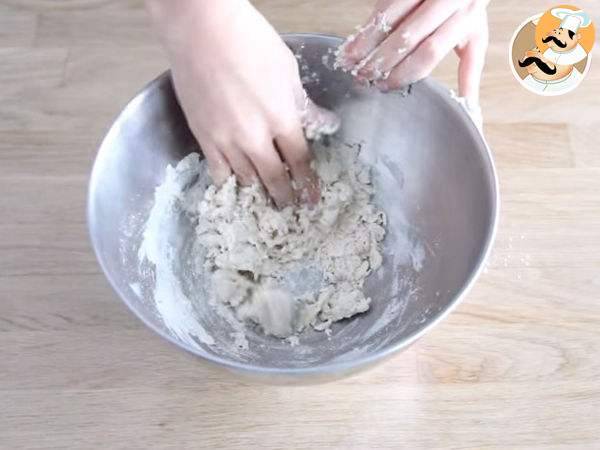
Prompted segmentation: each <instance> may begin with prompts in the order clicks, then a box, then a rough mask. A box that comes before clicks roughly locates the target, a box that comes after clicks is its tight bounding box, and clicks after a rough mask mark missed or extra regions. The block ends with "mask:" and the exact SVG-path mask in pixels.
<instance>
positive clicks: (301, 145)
mask: <svg viewBox="0 0 600 450" xmlns="http://www.w3.org/2000/svg"><path fill="white" fill-rule="evenodd" d="M275 142H276V145H277V148H278V149H279V152H280V154H281V157H282V158H283V159H284V160H285V162H286V163H287V166H288V168H289V169H290V172H291V175H292V178H293V180H294V190H295V191H296V197H297V198H298V199H299V200H300V201H308V202H310V203H313V204H315V203H317V202H318V201H319V198H320V192H319V182H318V180H317V176H316V174H315V173H314V171H313V170H312V168H311V166H310V163H311V161H312V153H311V150H310V148H309V147H308V143H307V142H306V139H305V138H304V134H303V133H302V127H301V126H300V123H299V122H298V124H297V126H294V127H291V128H290V129H289V130H288V131H287V132H285V133H282V134H281V135H279V136H278V137H277V138H276V140H275Z"/></svg>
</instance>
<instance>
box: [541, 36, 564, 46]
mask: <svg viewBox="0 0 600 450" xmlns="http://www.w3.org/2000/svg"><path fill="white" fill-rule="evenodd" d="M550 41H554V43H555V44H556V45H558V46H559V47H560V48H565V47H566V46H567V43H566V42H562V41H560V40H559V39H558V38H557V37H555V36H548V37H547V38H544V39H542V42H543V43H544V44H547V43H548V42H550Z"/></svg>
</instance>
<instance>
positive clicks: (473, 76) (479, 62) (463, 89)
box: [456, 9, 489, 104]
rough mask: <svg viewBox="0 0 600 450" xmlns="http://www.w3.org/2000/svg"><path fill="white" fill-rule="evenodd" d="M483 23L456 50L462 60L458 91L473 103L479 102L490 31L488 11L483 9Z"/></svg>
mask: <svg viewBox="0 0 600 450" xmlns="http://www.w3.org/2000/svg"><path fill="white" fill-rule="evenodd" d="M480 14H482V17H481V19H482V20H481V23H482V26H481V27H479V28H478V29H477V30H476V32H475V33H474V34H472V35H471V36H470V37H469V40H468V42H467V43H466V44H465V45H464V46H462V47H460V48H458V49H457V50H456V52H457V54H458V57H459V58H460V62H459V65H458V93H459V95H460V96H461V97H464V98H466V99H467V101H468V102H470V103H473V104H478V103H479V89H480V85H481V74H482V73H483V67H484V65H485V55H486V52H487V47H488V40H489V32H488V26H487V12H486V10H485V9H484V10H483V11H481V13H480Z"/></svg>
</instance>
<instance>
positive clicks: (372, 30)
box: [342, 0, 421, 70]
mask: <svg viewBox="0 0 600 450" xmlns="http://www.w3.org/2000/svg"><path fill="white" fill-rule="evenodd" d="M419 3H421V1H420V0H409V1H402V2H398V1H391V0H386V1H380V2H378V4H377V6H376V7H375V12H374V13H373V14H372V15H371V17H370V18H369V20H368V21H367V23H366V24H365V25H363V26H362V27H359V31H358V33H357V34H356V35H354V36H353V37H352V38H351V39H350V40H348V41H347V43H346V44H345V46H344V55H343V58H342V60H343V63H344V64H346V66H344V68H345V69H347V70H350V69H352V68H353V67H355V66H356V65H357V64H359V63H360V62H361V61H363V60H364V59H365V58H367V57H368V56H369V55H370V54H371V52H373V50H375V48H376V47H377V46H378V45H379V44H381V43H382V42H383V41H384V40H385V38H386V37H387V36H388V35H389V34H390V32H391V31H392V30H393V29H394V28H395V27H396V26H397V25H398V23H399V22H400V21H402V20H403V19H404V18H405V17H406V16H407V15H408V14H409V13H410V12H411V11H412V10H413V9H414V8H415V6H417V5H418V4H419Z"/></svg>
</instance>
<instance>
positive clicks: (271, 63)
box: [148, 0, 321, 207]
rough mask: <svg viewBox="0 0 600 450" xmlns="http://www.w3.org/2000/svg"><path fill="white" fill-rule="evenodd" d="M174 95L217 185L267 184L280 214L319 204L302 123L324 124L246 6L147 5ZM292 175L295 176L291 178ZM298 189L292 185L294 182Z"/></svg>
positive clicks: (186, 0) (242, 1) (287, 54)
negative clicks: (298, 202) (294, 206)
mask: <svg viewBox="0 0 600 450" xmlns="http://www.w3.org/2000/svg"><path fill="white" fill-rule="evenodd" d="M148 5H149V8H150V11H151V13H152V15H153V17H154V18H155V20H156V22H157V23H158V26H159V28H160V29H161V31H162V34H163V37H164V40H165V44H166V47H167V50H168V52H169V56H170V60H171V66H172V76H173V81H174V86H175V90H176V92H177V96H178V98H179V102H180V103H181V106H182V109H183V111H184V113H185V116H186V118H187V121H188V124H189V126H190V129H191V130H192V132H193V133H194V135H195V137H196V139H197V140H198V142H199V143H200V146H201V148H202V151H203V153H204V155H205V156H206V159H207V162H208V166H209V171H210V174H211V176H212V178H213V181H214V182H215V183H217V184H221V183H223V182H224V181H225V180H226V179H227V178H228V177H229V176H230V175H231V174H232V173H234V174H235V175H236V176H237V179H238V180H239V182H240V183H241V184H244V185H249V184H252V183H254V182H255V181H258V180H260V181H262V183H263V185H264V187H265V188H266V190H267V191H268V193H269V195H270V196H271V198H272V199H273V200H274V201H275V203H276V204H277V205H278V206H280V207H282V206H285V205H288V204H290V203H291V202H292V201H293V200H294V199H299V198H304V197H307V198H306V199H307V200H309V201H310V202H313V203H314V202H317V201H318V200H319V190H318V181H317V179H316V177H315V174H314V173H313V171H312V169H311V167H310V162H311V159H312V155H311V152H310V149H309V147H308V145H307V142H306V140H305V138H304V134H303V130H302V128H303V121H307V120H310V119H311V118H312V117H316V116H318V117H321V115H319V111H320V109H319V108H318V107H316V106H315V105H314V104H313V103H312V102H310V100H308V99H307V98H306V94H305V93H304V90H303V88H302V83H301V81H300V76H299V73H298V66H297V61H296V59H295V57H294V55H293V54H292V52H291V51H290V50H289V49H288V47H287V46H286V45H285V43H284V42H283V41H282V39H281V38H280V36H279V35H278V34H277V32H276V31H275V30H274V29H273V28H272V27H271V25H270V24H269V23H268V22H267V21H266V20H265V19H264V17H263V16H262V15H261V14H260V13H259V12H258V11H256V9H254V7H253V6H252V5H251V4H250V3H249V2H248V1H247V0H235V1H234V0H219V1H218V2H200V1H195V0H174V1H167V0H149V1H148ZM288 169H289V171H288ZM292 181H293V182H292Z"/></svg>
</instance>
